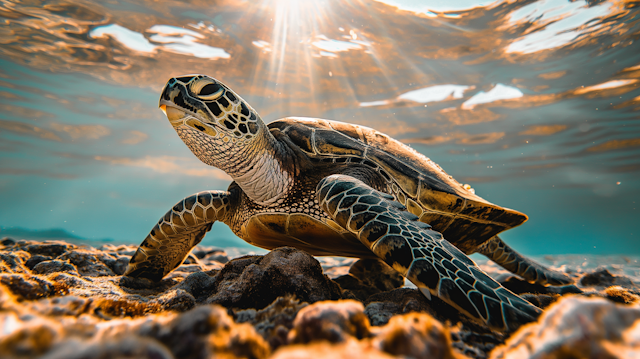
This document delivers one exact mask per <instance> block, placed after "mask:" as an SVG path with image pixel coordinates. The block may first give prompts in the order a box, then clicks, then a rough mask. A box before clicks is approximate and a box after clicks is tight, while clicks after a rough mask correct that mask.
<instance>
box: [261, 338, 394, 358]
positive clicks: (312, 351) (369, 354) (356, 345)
mask: <svg viewBox="0 0 640 359" xmlns="http://www.w3.org/2000/svg"><path fill="white" fill-rule="evenodd" d="M308 358H313V359H354V358H367V359H391V358H394V357H393V356H391V355H389V354H386V353H383V352H381V351H380V350H378V349H376V348H374V347H372V346H371V345H368V344H367V343H362V342H357V341H355V340H349V341H347V342H345V343H340V344H330V343H327V342H319V343H312V344H308V345H290V346H286V347H283V348H281V349H279V350H278V351H277V352H276V353H275V354H274V355H273V356H272V357H271V358H270V359H308Z"/></svg>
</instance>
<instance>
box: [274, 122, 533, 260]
mask: <svg viewBox="0 0 640 359" xmlns="http://www.w3.org/2000/svg"><path fill="white" fill-rule="evenodd" d="M268 127H269V128H271V129H278V130H280V131H281V132H282V133H285V134H286V135H288V136H289V138H290V139H291V141H292V142H293V143H294V144H296V145H297V146H298V147H299V148H300V149H301V150H302V151H303V152H305V153H306V154H307V155H308V156H309V157H310V158H311V159H316V160H321V161H323V162H327V161H332V162H348V163H359V164H362V165H365V166H368V167H371V168H372V169H374V170H375V171H377V172H378V173H379V174H380V175H381V176H382V178H384V179H385V180H386V182H387V188H388V192H389V193H390V194H392V195H394V196H395V198H396V199H397V200H398V201H399V202H400V203H402V204H403V205H405V206H406V207H407V210H409V211H410V212H412V213H413V214H415V215H417V216H418V217H419V218H420V221H422V222H425V223H428V224H430V225H431V226H432V227H433V229H435V230H437V231H438V232H440V233H442V235H443V236H444V238H446V239H447V240H448V241H449V242H451V243H453V244H454V245H456V247H458V248H460V249H461V250H462V251H463V252H465V253H468V254H469V253H473V252H475V250H476V248H477V247H478V246H479V245H481V244H482V243H484V242H486V241H488V240H489V239H490V238H491V237H493V236H495V235H496V234H498V233H500V232H502V231H504V230H506V229H509V228H513V227H515V226H518V225H520V224H522V223H523V222H525V221H526V220H527V216H526V215H525V214H523V213H520V212H518V211H515V210H512V209H508V208H504V207H501V206H498V205H495V204H493V203H490V202H488V201H487V200H485V199H483V198H481V197H479V196H478V195H476V194H474V193H473V192H471V191H470V190H467V189H465V188H464V187H463V186H462V185H461V184H460V183H459V182H458V181H456V180H455V179H454V178H453V177H451V176H449V175H448V174H447V173H446V172H445V171H444V170H443V169H442V168H440V166H438V165H437V164H436V163H434V162H433V161H431V160H430V159H428V158H427V157H425V156H423V155H422V154H420V153H418V152H417V151H415V150H414V149H412V148H411V147H409V146H407V145H405V144H403V143H401V142H399V141H397V140H394V139H393V138H391V137H389V136H387V135H385V134H383V133H380V132H378V131H376V130H373V129H371V128H368V127H364V126H358V125H352V124H348V123H344V122H338V121H329V120H322V119H307V118H298V117H288V118H284V119H280V120H277V121H274V122H271V123H270V124H269V125H268Z"/></svg>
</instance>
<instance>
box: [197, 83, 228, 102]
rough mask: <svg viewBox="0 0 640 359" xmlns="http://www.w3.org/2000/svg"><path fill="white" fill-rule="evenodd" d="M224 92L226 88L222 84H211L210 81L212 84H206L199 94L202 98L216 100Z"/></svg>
mask: <svg viewBox="0 0 640 359" xmlns="http://www.w3.org/2000/svg"><path fill="white" fill-rule="evenodd" d="M223 93H224V89H223V88H222V86H220V85H218V84H211V83H210V84H206V85H204V86H203V87H202V88H201V89H200V91H199V92H198V96H199V97H200V99H202V100H207V101H211V100H215V99H217V98H218V97H220V96H222V94H223Z"/></svg>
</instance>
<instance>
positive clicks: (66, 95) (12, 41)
mask: <svg viewBox="0 0 640 359" xmlns="http://www.w3.org/2000/svg"><path fill="white" fill-rule="evenodd" d="M639 13H640V2H638V1H631V0H627V1H598V0H591V1H582V0H575V1H566V0H548V1H545V0H539V1H501V0H498V1H493V2H492V1H454V2H447V1H411V0H380V1H373V0H371V1H366V0H351V1H348V0H345V1H338V0H320V1H295V0H262V1H162V0H161V1H145V0H141V1H130V2H128V1H117V0H110V1H100V2H90V1H7V0H3V1H0V21H1V23H2V25H1V26H0V68H1V71H0V158H1V161H2V165H1V166H0V203H1V204H2V206H1V207H0V225H2V229H1V230H0V236H2V235H10V236H14V237H30V236H31V237H38V238H47V237H48V238H69V237H72V236H75V237H77V238H78V240H80V239H86V240H90V241H98V240H105V239H107V240H113V241H116V242H129V243H139V242H140V241H141V240H142V239H143V238H144V237H145V236H146V234H147V233H148V231H149V230H150V229H151V227H152V226H153V224H154V223H155V222H156V221H157V220H158V219H159V218H160V216H162V215H163V214H164V213H165V211H166V210H168V209H169V208H170V207H171V206H172V205H173V204H174V203H175V202H177V201H178V200H180V199H181V198H183V197H185V196H187V195H190V194H192V193H194V192H198V191H201V190H205V189H225V188H226V187H227V185H228V183H229V181H230V179H229V177H228V176H227V175H226V174H224V173H223V172H221V171H219V170H217V169H215V168H212V167H208V166H206V165H204V164H202V163H200V162H199V161H198V160H197V159H196V158H195V157H194V156H193V155H192V154H191V152H190V151H189V150H188V149H187V147H186V146H185V145H184V144H183V143H182V141H180V139H179V138H178V136H177V135H176V134H175V133H174V131H173V129H172V127H171V125H170V124H169V123H168V121H167V120H166V118H164V116H163V115H162V113H161V112H160V111H159V110H158V109H157V103H158V97H159V91H160V90H161V88H162V86H163V85H164V83H165V82H166V80H167V79H169V78H170V77H172V76H177V75H183V74H188V73H204V74H208V75H211V76H213V77H216V78H218V79H220V80H222V81H223V82H225V83H226V84H227V85H229V86H230V87H232V88H233V89H235V91H236V92H237V93H239V94H240V95H241V96H243V97H244V98H245V99H246V100H247V101H249V102H250V103H251V104H252V106H253V107H254V108H255V109H256V110H257V111H258V112H259V113H260V114H261V115H262V117H263V119H265V121H267V122H270V121H273V120H275V119H278V118H281V117H285V116H291V115H295V116H309V117H321V118H328V119H334V120H339V121H346V122H351V123H356V124H362V125H366V126H369V127H373V128H375V129H377V130H380V131H382V132H386V133H387V134H389V135H391V136H393V137H395V138H398V139H400V140H402V141H403V142H405V143H407V144H409V145H411V146H412V147H414V148H415V149H417V150H418V151H420V152H421V153H423V154H425V155H427V156H428V157H430V158H431V159H433V160H434V161H435V162H437V163H439V164H440V165H441V166H442V167H443V168H444V169H445V170H446V171H447V172H448V173H449V174H451V175H453V176H454V177H455V178H456V179H458V181H460V182H461V183H468V184H470V185H471V186H473V188H474V189H475V190H476V193H478V194H479V195H480V196H482V197H484V198H486V199H487V200H489V201H491V202H494V203H498V204H501V205H504V206H507V207H511V208H515V209H518V210H520V211H522V212H525V213H527V214H528V215H529V217H530V220H529V221H528V222H527V223H525V224H524V225H522V226H520V227H518V228H515V229H513V230H510V231H508V232H506V233H505V234H504V237H505V239H506V240H508V242H509V243H511V244H512V245H513V246H514V247H515V248H517V249H519V250H521V251H522V252H525V253H529V254H534V255H540V254H547V253H549V254H560V253H593V254H603V253H627V254H638V253H640V239H639V236H640V224H639V223H640V216H639V211H638V209H637V208H638V205H639V204H640V89H639V85H640V81H639V79H640V46H639V45H640V41H638V40H639V37H640V16H639ZM205 243H207V244H211V245H221V246H225V245H238V244H239V243H241V242H240V240H239V239H237V238H236V237H234V235H233V234H232V233H231V232H230V231H229V230H228V229H227V228H226V227H225V226H224V225H220V224H216V226H215V227H214V230H213V231H212V232H211V233H210V234H209V235H208V236H207V238H206V239H205Z"/></svg>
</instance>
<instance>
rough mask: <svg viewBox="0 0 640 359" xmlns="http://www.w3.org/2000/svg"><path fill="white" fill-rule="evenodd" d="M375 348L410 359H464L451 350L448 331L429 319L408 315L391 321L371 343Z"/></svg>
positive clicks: (420, 314)
mask: <svg viewBox="0 0 640 359" xmlns="http://www.w3.org/2000/svg"><path fill="white" fill-rule="evenodd" d="M373 343H374V346H375V347H376V348H378V349H380V350H382V351H385V352H387V353H389V354H392V355H395V356H403V357H409V358H441V359H455V358H464V356H463V355H461V354H459V353H456V352H454V351H453V349H452V346H451V337H450V334H449V330H448V329H447V328H446V327H445V326H443V325H442V324H441V323H440V322H439V321H437V320H436V319H434V318H433V317H432V316H430V315H427V314H422V313H409V314H405V315H401V316H396V317H393V318H391V320H390V321H389V323H388V324H387V325H385V326H384V327H382V328H381V329H380V332H379V333H378V335H377V336H376V338H375V339H374V340H373Z"/></svg>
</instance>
